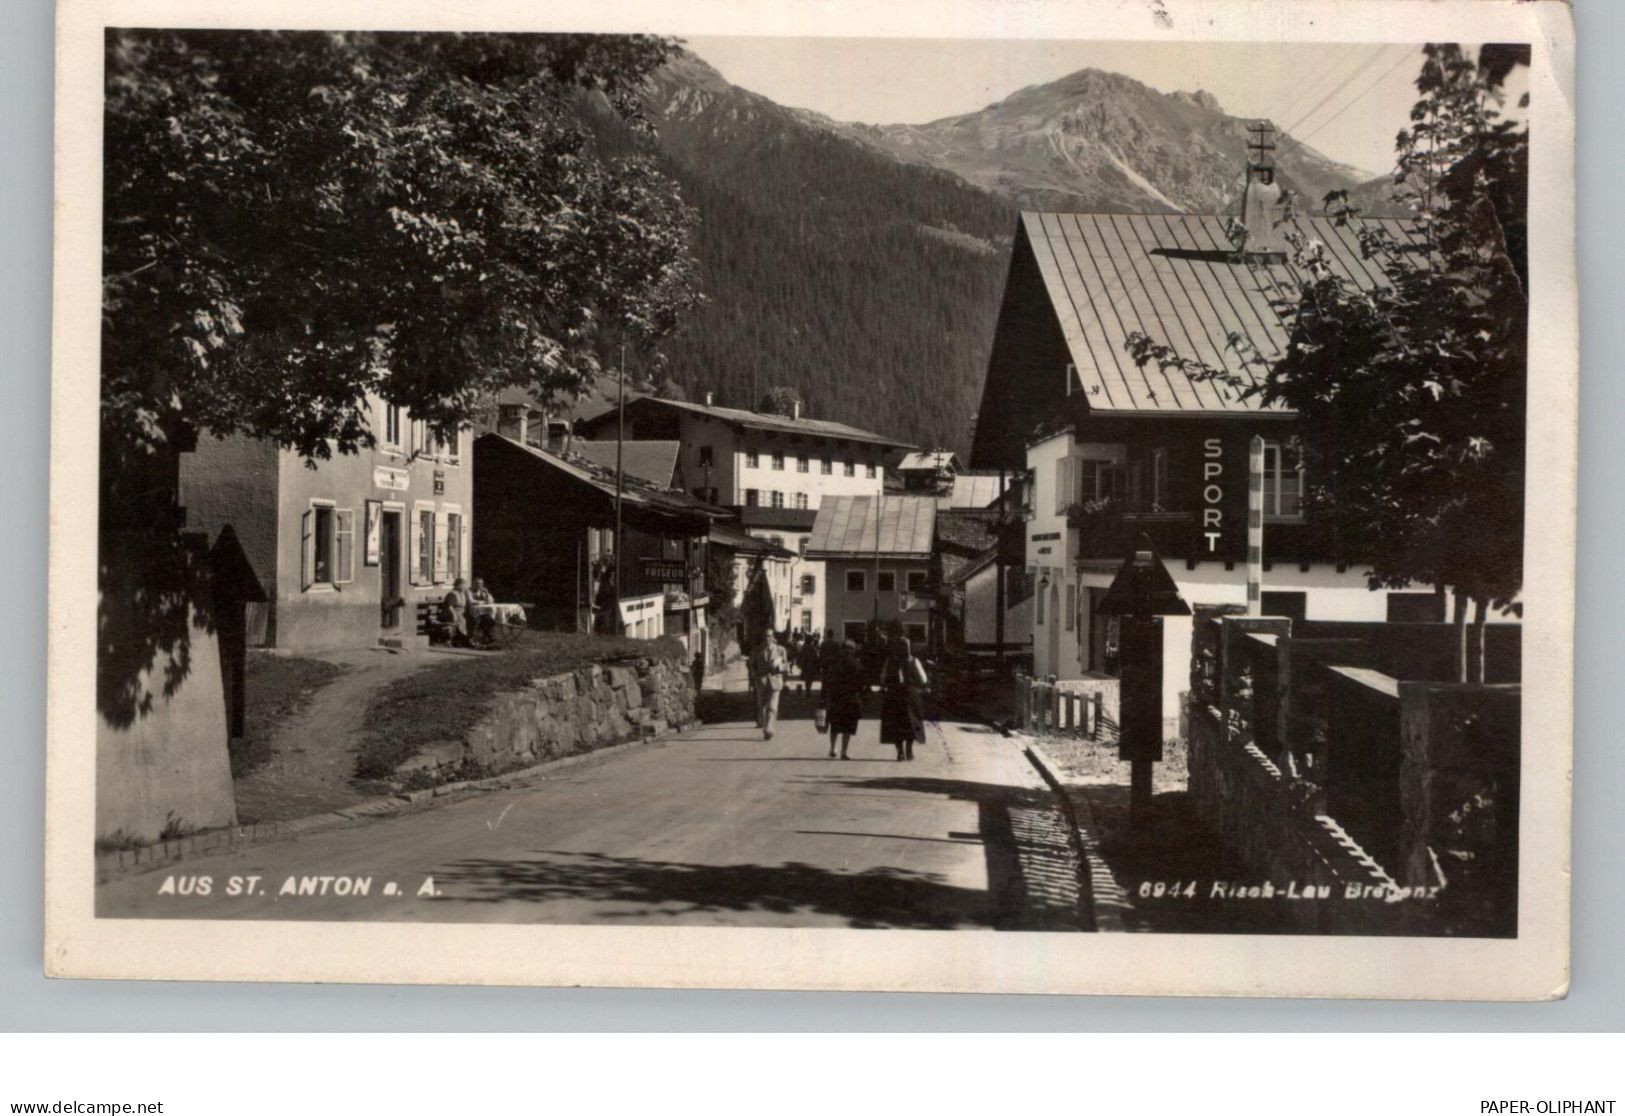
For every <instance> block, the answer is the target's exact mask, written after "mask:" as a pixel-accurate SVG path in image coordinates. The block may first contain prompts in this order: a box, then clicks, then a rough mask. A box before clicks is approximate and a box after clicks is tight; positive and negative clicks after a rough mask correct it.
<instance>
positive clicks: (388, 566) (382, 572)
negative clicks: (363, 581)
mask: <svg viewBox="0 0 1625 1116" xmlns="http://www.w3.org/2000/svg"><path fill="white" fill-rule="evenodd" d="M403 557H404V554H403V551H402V547H401V512H400V510H399V509H390V508H385V509H384V513H383V518H382V519H380V520H379V521H378V566H379V601H380V604H381V616H380V624H381V626H382V628H383V630H384V631H386V632H394V631H397V630H399V628H400V626H401V612H402V611H403V610H404V608H405V602H404V601H403V600H402V599H401V560H402V558H403Z"/></svg>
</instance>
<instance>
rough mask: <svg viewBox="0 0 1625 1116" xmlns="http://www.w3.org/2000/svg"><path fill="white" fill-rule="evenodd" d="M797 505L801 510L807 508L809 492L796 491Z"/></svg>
mask: <svg viewBox="0 0 1625 1116" xmlns="http://www.w3.org/2000/svg"><path fill="white" fill-rule="evenodd" d="M796 507H797V508H798V509H800V510H801V511H806V510H807V494H806V493H805V492H797V493H796Z"/></svg>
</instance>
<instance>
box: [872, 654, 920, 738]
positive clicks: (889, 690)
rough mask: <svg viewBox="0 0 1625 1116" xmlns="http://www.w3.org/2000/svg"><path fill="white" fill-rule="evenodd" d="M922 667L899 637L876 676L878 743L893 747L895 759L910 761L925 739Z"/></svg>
mask: <svg viewBox="0 0 1625 1116" xmlns="http://www.w3.org/2000/svg"><path fill="white" fill-rule="evenodd" d="M925 682H926V678H925V665H924V664H923V663H921V662H920V660H919V659H917V658H915V657H914V649H913V646H912V645H911V644H910V643H909V641H908V640H907V639H906V638H904V637H903V636H898V637H897V638H896V639H894V640H892V644H891V650H890V651H889V653H888V654H887V655H886V662H885V665H884V666H883V667H882V668H881V673H880V692H881V704H880V742H881V743H882V744H895V745H897V758H898V759H899V760H911V759H913V758H914V744H915V742H916V741H921V742H923V741H924V740H925V699H924V693H925Z"/></svg>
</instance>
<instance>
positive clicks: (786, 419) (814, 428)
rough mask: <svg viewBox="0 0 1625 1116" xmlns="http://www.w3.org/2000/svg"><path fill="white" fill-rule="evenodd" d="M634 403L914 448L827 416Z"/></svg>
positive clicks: (646, 400) (750, 425)
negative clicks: (815, 416)
mask: <svg viewBox="0 0 1625 1116" xmlns="http://www.w3.org/2000/svg"><path fill="white" fill-rule="evenodd" d="M634 405H635V406H636V407H637V408H640V409H649V408H656V407H669V408H672V409H673V410H677V411H686V412H689V413H691V414H700V415H707V416H709V417H711V418H713V419H716V420H718V421H720V422H726V423H729V424H731V425H733V426H737V427H740V428H742V429H750V430H771V431H775V432H777V433H781V434H801V435H804V436H810V437H814V438H845V439H846V440H847V441H849V442H864V443H867V444H869V445H875V446H883V447H886V448H888V449H913V448H914V447H913V446H911V445H910V444H909V443H907V442H904V441H901V440H899V439H897V438H890V437H887V436H886V435H884V434H875V433H873V432H871V431H868V430H859V429H858V428H857V427H855V426H847V425H846V424H845V423H840V422H830V421H828V420H827V419H812V418H791V417H790V416H789V415H764V414H761V413H759V412H757V411H742V410H740V409H739V408H737V407H708V406H706V405H705V404H704V403H689V402H687V401H685V400H680V399H657V398H655V397H654V396H644V397H643V398H641V399H638V400H630V399H629V400H627V403H626V409H627V410H628V411H631V410H632V409H633V407H634ZM608 417H609V416H599V417H598V418H597V419H595V420H593V424H595V425H596V424H601V423H603V422H605V421H606V420H607V418H608Z"/></svg>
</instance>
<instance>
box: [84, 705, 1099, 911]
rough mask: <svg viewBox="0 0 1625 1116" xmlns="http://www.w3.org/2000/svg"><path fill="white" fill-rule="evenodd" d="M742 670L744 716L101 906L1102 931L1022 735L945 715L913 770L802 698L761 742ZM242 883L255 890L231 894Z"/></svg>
mask: <svg viewBox="0 0 1625 1116" xmlns="http://www.w3.org/2000/svg"><path fill="white" fill-rule="evenodd" d="M726 682H727V688H728V689H729V690H730V691H731V692H728V693H715V692H713V693H711V694H708V695H707V700H708V702H709V703H710V706H711V709H712V710H713V715H716V712H715V711H718V710H720V711H722V714H723V715H724V716H726V717H727V718H728V719H726V720H722V721H717V722H715V723H711V724H707V725H705V726H704V727H703V728H701V729H699V730H697V731H693V732H689V733H684V734H681V735H678V736H674V737H671V738H670V739H669V740H667V741H666V742H664V743H659V744H655V745H651V746H648V747H639V748H633V749H630V750H627V751H624V752H620V753H618V754H615V755H611V756H607V757H605V758H604V759H602V760H589V761H588V762H586V763H583V764H579V765H576V766H572V767H567V768H564V769H562V770H559V771H558V772H557V773H556V774H553V775H551V776H548V775H545V774H544V775H540V776H538V777H536V778H534V779H533V780H532V781H530V782H529V783H528V784H527V785H524V786H522V787H516V788H514V789H510V790H504V791H498V792H492V793H484V794H478V795H472V796H470V797H467V798H464V799H461V800H453V801H451V802H450V803H448V804H445V805H436V806H433V807H430V808H425V809H418V810H415V811H412V812H408V813H405V814H403V815H400V816H396V817H391V818H384V819H379V820H372V821H362V822H358V823H356V824H355V825H354V826H352V827H349V828H344V829H339V830H330V831H327V832H323V833H321V834H319V835H313V836H309V837H305V838H301V839H297V840H287V841H279V842H274V843H268V844H260V845H254V846H249V847H245V848H242V849H240V850H238V851H236V852H233V853H230V854H227V855H222V856H211V857H206V858H201V859H193V860H188V861H183V862H175V863H171V864H169V865H165V866H162V867H159V868H157V869H155V870H153V871H150V872H144V873H141V874H136V875H126V876H121V877H115V878H113V879H112V880H110V881H109V882H107V883H104V884H103V885H102V886H101V887H100V888H99V889H98V910H99V913H101V914H103V915H108V916H114V917H120V916H122V917H183V918H200V917H207V918H250V919H267V918H284V919H316V920H322V919H339V920H357V919H380V920H410V921H424V922H453V921H480V922H494V921H502V922H550V923H576V922H603V923H614V924H621V925H625V924H646V925H662V926H664V925H672V924H677V923H684V924H697V925H727V926H852V927H867V926H874V927H911V928H943V929H949V928H956V927H959V928H977V927H982V928H989V927H992V928H1009V929H1019V928H1025V929H1044V930H1064V929H1084V928H1087V922H1088V915H1087V913H1086V912H1084V910H1083V908H1084V907H1086V904H1080V903H1079V901H1078V874H1077V863H1076V859H1075V857H1074V855H1073V853H1072V850H1071V848H1070V847H1069V845H1068V843H1067V837H1066V830H1065V827H1064V822H1063V821H1062V819H1061V817H1060V815H1059V814H1058V813H1057V811H1056V809H1055V805H1054V801H1053V799H1052V797H1051V796H1050V794H1049V793H1048V791H1047V790H1045V788H1044V786H1043V784H1042V782H1041V781H1040V780H1039V778H1038V777H1037V775H1036V773H1035V772H1034V771H1033V769H1032V768H1031V767H1030V766H1029V764H1028V763H1027V761H1026V760H1025V759H1024V758H1023V756H1022V754H1021V752H1020V750H1019V749H1018V748H1016V747H1015V746H1014V745H1013V743H1012V742H1011V741H1009V740H1007V739H1005V738H1004V737H1002V736H1000V735H999V734H998V733H996V732H994V731H993V730H991V729H988V728H985V727H983V726H979V725H974V724H962V723H951V724H943V725H936V724H933V725H931V726H930V727H929V730H928V731H929V736H930V739H929V741H928V743H927V744H926V745H925V746H923V747H922V748H918V749H917V750H916V756H917V758H916V759H915V760H914V761H913V762H912V763H909V762H901V763H900V762H898V761H897V760H896V759H895V753H894V751H893V749H892V748H891V747H890V746H882V745H880V744H879V743H877V742H876V735H877V725H876V721H875V720H874V719H873V715H874V712H875V710H874V709H872V708H871V709H867V710H866V713H868V714H869V718H868V719H866V720H865V721H864V723H863V724H862V725H861V726H860V735H859V741H860V742H855V743H854V745H853V749H852V751H853V756H852V759H851V760H849V761H847V762H841V761H839V760H831V759H829V758H827V745H826V742H825V741H824V739H823V738H821V737H819V736H818V735H817V733H816V732H815V729H814V726H813V723H812V719H811V704H810V702H809V701H808V700H807V699H805V698H803V697H802V696H801V695H800V694H799V693H796V694H789V695H787V700H786V702H785V712H786V713H787V714H788V716H787V717H786V719H785V720H784V721H782V722H781V726H780V729H779V731H778V732H777V733H776V734H775V736H774V738H773V740H772V741H764V740H763V739H762V735H761V733H760V732H759V731H757V730H756V729H755V727H754V725H753V724H752V723H750V721H749V720H748V716H749V711H748V705H747V700H748V699H747V696H746V695H745V694H744V693H743V692H742V681H741V680H740V679H739V678H738V677H737V676H736V675H734V676H730V677H729V678H728V679H727V680H726ZM877 701H878V699H871V703H870V704H871V706H873V705H875V704H876V702H877ZM739 718H745V719H739ZM205 875H206V876H208V877H210V885H209V894H208V895H207V896H201V895H198V894H196V891H197V890H198V889H197V888H196V886H195V885H190V886H189V887H186V888H185V889H186V890H191V891H193V894H190V895H181V894H165V893H163V891H164V885H165V881H166V880H168V879H170V878H171V877H173V878H174V881H175V885H174V886H175V889H176V891H179V890H182V889H183V888H182V884H183V883H184V881H186V880H187V878H188V877H198V876H205ZM233 877H237V878H238V881H239V883H238V890H240V891H241V892H242V893H240V894H236V895H232V894H228V892H229V891H231V890H232V888H231V887H230V881H231V879H232V878H233ZM250 877H258V883H257V886H256V887H255V888H254V893H253V894H249V893H248V891H249V884H248V882H247V881H248V879H249V878H250ZM290 877H292V878H293V879H294V887H295V889H297V888H298V886H299V882H300V880H301V878H303V877H318V878H319V877H332V879H331V880H329V881H328V882H327V883H326V884H325V885H324V884H322V883H320V882H313V883H312V884H311V885H309V886H311V887H314V888H315V889H316V890H318V891H322V890H325V891H326V892H327V894H325V895H321V894H317V895H303V896H301V895H280V896H279V895H278V892H279V891H280V890H281V889H282V888H283V885H284V883H285V881H287V880H288V879H289V878H290ZM431 878H432V881H433V882H432V884H429V885H428V886H427V887H426V886H425V884H426V881H428V880H430V879H431ZM358 880H370V881H371V882H370V885H369V886H368V890H367V894H365V895H359V894H350V895H348V896H340V895H338V894H336V892H338V891H340V890H351V889H352V888H353V889H354V890H357V891H359V890H360V888H359V887H355V884H354V881H358ZM390 885H394V886H393V888H391V887H390ZM420 891H423V892H425V894H422V895H420V894H419V892H420ZM430 891H432V892H433V894H432V895H431V894H428V892H430Z"/></svg>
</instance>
